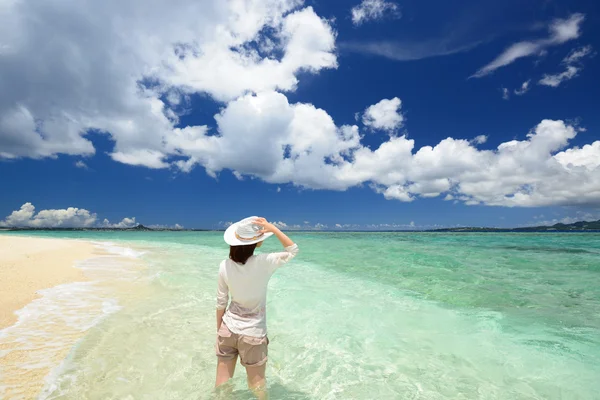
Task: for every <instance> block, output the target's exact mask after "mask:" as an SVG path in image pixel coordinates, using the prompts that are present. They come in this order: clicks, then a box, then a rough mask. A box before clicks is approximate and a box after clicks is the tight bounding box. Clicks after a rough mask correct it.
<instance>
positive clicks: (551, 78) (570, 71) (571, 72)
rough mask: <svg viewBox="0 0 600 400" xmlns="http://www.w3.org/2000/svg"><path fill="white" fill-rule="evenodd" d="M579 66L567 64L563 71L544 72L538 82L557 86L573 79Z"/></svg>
mask: <svg viewBox="0 0 600 400" xmlns="http://www.w3.org/2000/svg"><path fill="white" fill-rule="evenodd" d="M578 72H579V68H577V67H574V66H572V65H569V66H568V67H567V69H566V70H565V71H564V72H561V73H560V74H555V75H548V74H545V75H544V77H543V78H542V79H540V81H539V82H538V83H539V84H540V85H544V86H550V87H559V86H560V84H561V83H563V82H565V81H568V80H570V79H573V78H575V77H576V76H577V73H578Z"/></svg>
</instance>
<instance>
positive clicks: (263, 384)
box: [246, 364, 269, 400]
mask: <svg viewBox="0 0 600 400" xmlns="http://www.w3.org/2000/svg"><path fill="white" fill-rule="evenodd" d="M266 369H267V364H263V365H261V366H260V367H246V374H247V375H248V387H249V388H250V390H252V393H254V395H255V396H256V398H257V399H259V400H266V399H268V398H269V394H268V393H267V380H266V379H265V371H266Z"/></svg>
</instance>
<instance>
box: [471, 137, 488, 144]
mask: <svg viewBox="0 0 600 400" xmlns="http://www.w3.org/2000/svg"><path fill="white" fill-rule="evenodd" d="M487 140H488V137H487V136H486V135H479V136H475V137H474V138H473V139H472V140H471V143H474V144H484V143H485V142H487Z"/></svg>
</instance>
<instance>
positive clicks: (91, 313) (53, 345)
mask: <svg viewBox="0 0 600 400" xmlns="http://www.w3.org/2000/svg"><path fill="white" fill-rule="evenodd" d="M142 254H143V252H139V251H135V250H133V249H131V248H129V247H121V246H118V245H114V244H113V243H109V242H106V243H104V242H94V241H91V240H81V239H73V238H44V237H32V236H10V235H1V234H0V317H1V318H2V319H1V320H0V322H1V325H0V398H2V399H6V400H9V399H15V400H16V399H33V398H38V397H39V396H41V395H42V394H43V392H45V391H47V390H50V389H52V388H54V382H53V380H54V379H55V378H56V376H58V375H59V374H60V373H61V368H62V366H63V365H64V363H65V362H66V361H65V360H67V358H68V356H69V354H70V353H71V352H72V351H73V349H74V348H75V346H76V345H77V343H78V342H79V341H80V340H81V338H83V337H84V336H85V335H86V333H87V332H88V331H89V330H90V329H91V328H93V327H94V326H96V325H97V324H99V323H100V322H101V321H103V320H104V319H105V318H106V317H107V316H108V315H111V314H113V313H115V312H117V311H118V310H120V309H121V308H122V306H121V304H120V293H123V292H126V293H130V292H131V289H132V288H133V286H131V285H135V282H137V278H139V277H140V271H143V270H145V266H144V264H143V263H141V262H140V261H139V260H138V258H139V257H140V256H141V255H142ZM123 277H125V281H124V282H123V281H122V278H123Z"/></svg>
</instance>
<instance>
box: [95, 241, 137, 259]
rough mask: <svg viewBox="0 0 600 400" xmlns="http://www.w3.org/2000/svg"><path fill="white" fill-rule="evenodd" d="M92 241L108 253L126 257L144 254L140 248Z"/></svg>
mask: <svg viewBox="0 0 600 400" xmlns="http://www.w3.org/2000/svg"><path fill="white" fill-rule="evenodd" d="M92 243H93V244H94V245H95V246H97V247H98V248H100V249H102V250H104V251H106V252H108V253H112V254H115V255H119V256H122V257H127V258H140V257H141V256H143V255H144V254H146V252H145V251H140V250H135V249H132V248H131V247H123V246H119V245H117V244H115V243H113V242H96V241H92Z"/></svg>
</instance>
